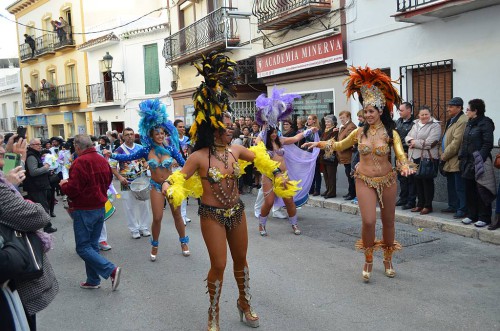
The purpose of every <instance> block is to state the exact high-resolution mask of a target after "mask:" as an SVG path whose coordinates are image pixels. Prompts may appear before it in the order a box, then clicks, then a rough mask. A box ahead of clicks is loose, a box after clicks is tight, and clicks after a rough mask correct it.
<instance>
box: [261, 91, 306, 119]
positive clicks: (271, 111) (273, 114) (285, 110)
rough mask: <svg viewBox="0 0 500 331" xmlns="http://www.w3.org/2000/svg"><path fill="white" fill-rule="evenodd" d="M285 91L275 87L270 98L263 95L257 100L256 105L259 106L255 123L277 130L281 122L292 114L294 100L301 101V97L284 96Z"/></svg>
mask: <svg viewBox="0 0 500 331" xmlns="http://www.w3.org/2000/svg"><path fill="white" fill-rule="evenodd" d="M284 91H285V89H278V88H277V87H276V86H274V87H273V90H272V91H271V96H270V97H266V95H265V94H261V95H260V96H259V97H258V98H257V100H255V105H256V106H257V113H256V114H255V121H256V122H257V123H258V124H259V125H260V126H262V125H264V124H265V123H267V125H268V128H269V127H273V128H277V127H278V126H279V122H280V121H281V120H284V119H286V118H287V117H289V116H290V115H291V114H292V112H293V107H292V102H293V100H294V99H300V98H301V96H300V95H299V94H293V93H290V94H283V92H284Z"/></svg>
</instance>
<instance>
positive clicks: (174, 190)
mask: <svg viewBox="0 0 500 331" xmlns="http://www.w3.org/2000/svg"><path fill="white" fill-rule="evenodd" d="M165 182H167V183H168V184H169V185H170V187H169V188H168V190H167V198H168V201H169V202H171V203H172V205H173V206H174V207H175V208H177V207H179V206H180V205H181V203H182V201H183V200H185V199H186V198H187V197H189V196H191V197H194V198H199V197H201V195H202V194H203V187H202V186H201V178H200V176H199V175H198V172H196V173H195V174H194V175H193V176H191V177H190V178H189V179H187V180H186V175H185V174H183V173H182V172H181V171H180V170H177V171H174V172H173V173H172V174H171V175H170V176H169V177H168V178H167V180H166V181H165Z"/></svg>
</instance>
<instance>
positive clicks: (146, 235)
mask: <svg viewBox="0 0 500 331" xmlns="http://www.w3.org/2000/svg"><path fill="white" fill-rule="evenodd" d="M139 233H140V235H141V236H143V237H149V236H150V235H151V232H150V231H149V230H148V229H146V230H139ZM132 237H133V235H132ZM134 239H136V238H134Z"/></svg>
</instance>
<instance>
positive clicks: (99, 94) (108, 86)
mask: <svg viewBox="0 0 500 331" xmlns="http://www.w3.org/2000/svg"><path fill="white" fill-rule="evenodd" d="M122 85H123V83H122V82H120V81H118V80H113V81H106V82H102V83H97V84H91V85H87V104H88V105H89V107H99V106H108V105H110V103H112V104H115V103H117V102H119V101H120V99H121V94H120V90H121V86H122Z"/></svg>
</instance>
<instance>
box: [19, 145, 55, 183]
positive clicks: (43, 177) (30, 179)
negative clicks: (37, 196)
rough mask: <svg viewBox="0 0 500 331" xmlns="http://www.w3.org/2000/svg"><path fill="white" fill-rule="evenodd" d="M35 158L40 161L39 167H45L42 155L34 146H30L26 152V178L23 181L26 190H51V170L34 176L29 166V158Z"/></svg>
mask: <svg viewBox="0 0 500 331" xmlns="http://www.w3.org/2000/svg"><path fill="white" fill-rule="evenodd" d="M29 158H35V159H36V161H37V163H38V168H42V167H43V162H42V157H41V155H40V153H39V152H37V151H36V150H34V149H32V148H28V152H27V153H26V166H25V167H26V180H25V181H24V183H23V187H24V190H25V191H26V192H30V191H38V190H50V188H51V187H50V182H49V172H48V171H47V172H44V173H43V174H40V175H38V176H32V174H31V173H30V171H29V168H28V159H29Z"/></svg>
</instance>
